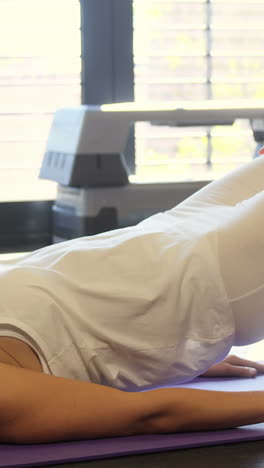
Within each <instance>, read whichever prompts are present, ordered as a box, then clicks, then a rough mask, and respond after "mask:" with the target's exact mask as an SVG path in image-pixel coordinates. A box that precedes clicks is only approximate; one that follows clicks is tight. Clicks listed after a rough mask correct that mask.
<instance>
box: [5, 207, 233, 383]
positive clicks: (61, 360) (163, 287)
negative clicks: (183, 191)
mask: <svg viewBox="0 0 264 468" xmlns="http://www.w3.org/2000/svg"><path fill="white" fill-rule="evenodd" d="M226 210H227V211H226ZM226 216H229V214H228V208H227V207H226V208H225V207H210V206H208V208H206V207H205V208H204V209H203V210H202V211H201V212H199V210H195V208H192V207H188V206H187V207H182V208H178V209H177V207H176V208H175V209H174V210H170V211H167V212H165V213H160V214H158V215H155V216H152V217H151V218H148V219H147V220H145V221H143V222H142V223H140V224H138V225H137V226H134V227H129V228H125V229H119V230H115V231H111V232H108V233H103V234H100V235H97V236H91V237H83V238H79V239H75V240H71V241H68V242H64V243H61V244H56V245H52V246H49V247H45V248H43V249H41V250H38V251H36V252H34V253H31V254H28V255H26V256H25V257H23V258H22V259H20V260H19V261H17V260H16V261H8V262H5V263H3V264H1V265H0V297H1V302H0V336H1V335H2V336H4V335H5V336H14V335H16V337H21V339H23V340H24V341H25V342H27V343H28V344H30V345H31V346H32V347H33V349H34V350H35V351H36V352H37V354H38V355H39V357H40V359H41V362H42V365H43V370H44V372H47V373H50V374H52V375H56V376H63V377H67V378H73V379H79V380H83V381H88V382H95V383H99V384H104V385H109V386H113V387H116V388H120V389H124V390H128V391H129V390H131V391H132V390H142V389H147V388H151V387H153V386H160V385H162V384H167V385H168V384H169V383H170V382H173V383H176V382H178V383H182V382H185V381H188V380H190V379H192V378H194V377H196V376H197V375H199V374H201V373H202V372H204V371H205V370H206V369H208V367H210V366H211V365H212V364H213V363H215V362H218V361H220V360H222V359H224V357H225V356H226V355H227V354H228V352H229V350H230V348H231V347H232V345H233V341H234V320H233V315H232V312H231V309H230V306H229V303H228V300H227V296H226V292H225V289H224V285H223V282H222V278H221V275H220V271H219V265H218V251H217V226H218V223H219V220H221V218H225V217H226Z"/></svg>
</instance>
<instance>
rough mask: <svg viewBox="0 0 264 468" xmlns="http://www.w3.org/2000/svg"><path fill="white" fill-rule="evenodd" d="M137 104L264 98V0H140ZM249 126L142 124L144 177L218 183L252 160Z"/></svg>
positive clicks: (139, 151)
mask: <svg viewBox="0 0 264 468" xmlns="http://www.w3.org/2000/svg"><path fill="white" fill-rule="evenodd" d="M133 3H134V61H135V99H136V100H139V101H140V100H150V101H154V100H159V101H164V102H166V101H169V102H171V101H177V100H201V99H211V98H213V99H222V98H224V99H227V98H228V99H234V100H235V99H238V98H263V97H264V82H263V65H264V48H263V39H264V28H263V17H264V0H258V1H253V0H251V1H246V0H243V1H241V0H183V1H179V0H144V1H142V0H134V2H133ZM254 148H255V143H254V141H253V136H252V131H251V128H250V125H249V123H248V122H244V121H238V122H236V123H235V125H234V126H233V127H224V126H216V127H210V128H198V127H195V128H181V129H179V128H172V127H158V126H151V125H150V124H148V123H140V124H137V125H136V168H137V169H136V172H137V174H138V176H142V177H143V178H152V179H153V178H154V179H157V178H160V179H172V178H173V179H174V180H183V179H214V178H217V177H218V176H220V175H222V174H224V173H225V172H227V171H229V170H230V169H233V168H234V167H236V166H237V165H238V164H241V163H242V162H244V161H247V160H249V159H250V158H251V157H252V155H253V152H254Z"/></svg>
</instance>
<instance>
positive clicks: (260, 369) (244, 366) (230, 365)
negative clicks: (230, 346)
mask: <svg viewBox="0 0 264 468" xmlns="http://www.w3.org/2000/svg"><path fill="white" fill-rule="evenodd" d="M258 374H264V365H263V364H260V363H258V362H254V361H248V360H247V359H243V358H239V357H237V356H233V355H230V356H228V357H227V358H226V359H225V360H224V361H222V362H220V363H219V364H214V365H213V366H212V367H210V369H208V370H207V371H206V372H205V373H204V374H202V375H201V377H255V376H256V375H258Z"/></svg>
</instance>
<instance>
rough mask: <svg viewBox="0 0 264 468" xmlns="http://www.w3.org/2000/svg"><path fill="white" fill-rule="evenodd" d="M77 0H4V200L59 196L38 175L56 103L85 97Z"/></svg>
mask: <svg viewBox="0 0 264 468" xmlns="http://www.w3.org/2000/svg"><path fill="white" fill-rule="evenodd" d="M80 56H81V38H80V4H79V1H78V0H45V1H43V0H0V201H15V200H27V201H28V200H43V199H45V200H48V199H54V197H55V191H56V184H54V183H52V182H49V181H44V180H40V179H38V173H39V168H40V165H41V162H42V158H43V154H44V150H45V143H46V139H47V136H48V133H49V128H50V124H51V119H52V116H53V113H54V111H55V110H56V108H58V107H61V106H67V105H69V106H71V105H73V106H74V105H79V104H80V102H81V78H80V74H81V58H80Z"/></svg>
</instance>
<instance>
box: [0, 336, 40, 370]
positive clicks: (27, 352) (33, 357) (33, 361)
mask: <svg viewBox="0 0 264 468" xmlns="http://www.w3.org/2000/svg"><path fill="white" fill-rule="evenodd" d="M0 362H2V363H5V364H9V365H12V366H15V367H22V368H24V369H30V370H34V371H36V372H43V369H42V365H41V363H40V360H39V358H38V356H37V354H36V353H35V351H34V350H33V349H32V348H31V346H29V345H28V344H27V343H24V342H23V341H21V340H19V339H17V338H9V337H6V336H0Z"/></svg>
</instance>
